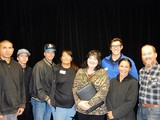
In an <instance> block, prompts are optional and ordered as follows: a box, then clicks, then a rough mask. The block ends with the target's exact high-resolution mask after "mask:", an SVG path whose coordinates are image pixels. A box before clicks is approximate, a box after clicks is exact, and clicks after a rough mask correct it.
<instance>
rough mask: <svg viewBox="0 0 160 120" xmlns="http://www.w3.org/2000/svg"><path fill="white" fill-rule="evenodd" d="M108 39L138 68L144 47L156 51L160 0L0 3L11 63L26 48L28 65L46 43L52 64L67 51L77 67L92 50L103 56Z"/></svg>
mask: <svg viewBox="0 0 160 120" xmlns="http://www.w3.org/2000/svg"><path fill="white" fill-rule="evenodd" d="M113 37H120V38H122V40H123V42H124V49H123V53H124V54H125V55H127V56H129V57H131V58H132V59H133V60H134V61H135V63H136V65H137V68H138V70H139V69H140V68H141V67H142V66H143V64H142V62H141V56H140V53H141V52H140V49H141V47H142V46H143V45H144V44H152V45H154V46H155V47H156V49H157V52H158V54H159V53H160V50H159V48H160V42H159V40H160V0H0V40H3V39H8V40H10V41H12V42H13V44H14V48H15V52H14V55H13V57H14V58H15V59H16V53H17V50H18V49H19V48H26V49H28V50H29V51H30V52H31V56H30V60H29V65H30V66H31V67H33V65H34V64H35V63H36V62H37V61H39V60H41V59H42V58H43V46H44V44H46V43H49V42H51V43H53V44H55V45H56V49H57V51H56V57H55V59H54V61H55V62H56V63H57V62H59V57H60V56H61V51H62V50H63V49H67V48H68V49H71V50H72V51H73V56H74V62H75V63H76V64H78V65H80V64H81V63H82V61H83V60H84V59H85V56H86V54H87V52H88V51H90V50H92V49H98V50H100V51H101V53H102V58H103V57H105V56H107V55H109V54H110V50H109V42H110V40H111V39H112V38H113ZM158 61H159V62H160V55H159V56H158Z"/></svg>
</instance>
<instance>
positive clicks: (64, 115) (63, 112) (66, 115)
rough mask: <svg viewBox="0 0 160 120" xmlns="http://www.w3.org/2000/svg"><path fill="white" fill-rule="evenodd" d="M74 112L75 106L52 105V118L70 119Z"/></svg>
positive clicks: (59, 119)
mask: <svg viewBox="0 0 160 120" xmlns="http://www.w3.org/2000/svg"><path fill="white" fill-rule="evenodd" d="M75 113H76V111H75V106H73V107H72V108H62V107H56V108H54V107H52V114H53V118H54V120H72V117H74V115H75Z"/></svg>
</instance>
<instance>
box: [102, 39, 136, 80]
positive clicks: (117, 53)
mask: <svg viewBox="0 0 160 120" xmlns="http://www.w3.org/2000/svg"><path fill="white" fill-rule="evenodd" d="M122 49H123V43H122V40H121V39H120V38H113V39H112V40H111V43H110V50H111V52H112V53H111V55H109V56H107V57H105V58H104V59H103V60H102V68H104V69H105V70H106V71H107V72H108V76H109V80H111V79H112V78H115V77H116V76H117V75H118V74H119V71H118V62H119V60H120V59H122V58H128V59H129V60H130V61H131V63H132V69H131V71H130V74H131V75H132V76H133V77H135V78H136V79H138V72H137V68H136V66H135V63H134V61H133V60H132V59H131V58H129V57H127V56H125V55H123V54H122V53H121V50H122Z"/></svg>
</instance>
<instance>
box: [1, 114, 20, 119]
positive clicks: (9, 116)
mask: <svg viewBox="0 0 160 120" xmlns="http://www.w3.org/2000/svg"><path fill="white" fill-rule="evenodd" d="M3 120H17V114H16V113H15V114H6V115H4V116H3Z"/></svg>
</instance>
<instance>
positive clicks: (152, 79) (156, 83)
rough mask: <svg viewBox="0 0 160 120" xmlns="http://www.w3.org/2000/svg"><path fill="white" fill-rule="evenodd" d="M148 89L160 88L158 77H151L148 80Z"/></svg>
mask: <svg viewBox="0 0 160 120" xmlns="http://www.w3.org/2000/svg"><path fill="white" fill-rule="evenodd" d="M148 87H150V88H157V87H160V79H159V78H158V77H150V78H149V80H148Z"/></svg>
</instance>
